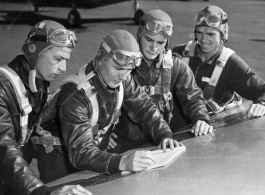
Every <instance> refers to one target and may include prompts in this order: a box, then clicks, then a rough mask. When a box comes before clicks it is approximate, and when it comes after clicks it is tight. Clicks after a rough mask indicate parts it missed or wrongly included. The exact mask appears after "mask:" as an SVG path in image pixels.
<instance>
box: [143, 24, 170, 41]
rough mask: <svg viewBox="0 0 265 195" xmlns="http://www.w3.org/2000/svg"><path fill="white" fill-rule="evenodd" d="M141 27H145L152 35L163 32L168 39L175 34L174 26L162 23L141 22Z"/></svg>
mask: <svg viewBox="0 0 265 195" xmlns="http://www.w3.org/2000/svg"><path fill="white" fill-rule="evenodd" d="M140 25H142V26H144V27H145V29H146V31H148V32H149V33H150V34H154V35H156V34H158V33H159V32H163V33H164V34H165V35H166V37H170V36H171V35H172V34H173V30H174V26H173V25H172V24H167V23H164V22H160V21H149V22H145V21H144V20H141V23H140Z"/></svg>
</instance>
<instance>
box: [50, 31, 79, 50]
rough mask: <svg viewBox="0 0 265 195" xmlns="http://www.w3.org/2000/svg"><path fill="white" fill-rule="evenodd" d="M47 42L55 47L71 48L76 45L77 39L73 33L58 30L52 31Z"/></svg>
mask: <svg viewBox="0 0 265 195" xmlns="http://www.w3.org/2000/svg"><path fill="white" fill-rule="evenodd" d="M49 40H50V41H51V42H52V43H53V44H54V45H57V46H61V47H62V46H71V47H74V46H75V43H77V39H76V36H75V33H74V32H73V31H69V30H64V29H59V30H55V31H53V32H52V33H51V34H50V36H49Z"/></svg>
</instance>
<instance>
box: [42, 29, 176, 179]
mask: <svg viewBox="0 0 265 195" xmlns="http://www.w3.org/2000/svg"><path fill="white" fill-rule="evenodd" d="M141 60H142V54H141V53H140V49H139V45H138V43H137V41H136V39H135V38H134V37H133V35H132V34H130V33H129V32H127V31H125V30H115V31H112V32H110V33H109V34H108V35H107V36H105V37H104V38H103V40H102V42H101V43H100V47H99V51H98V54H97V56H96V57H95V58H94V60H92V61H91V62H89V63H88V64H87V65H85V66H83V67H82V68H81V69H80V70H79V72H78V74H77V75H70V76H69V77H67V78H66V79H65V81H63V83H64V84H63V85H62V87H61V90H60V92H58V93H57V96H56V97H57V100H56V98H54V101H53V103H54V104H56V107H57V113H56V116H58V118H57V119H56V120H55V122H56V121H57V122H59V123H57V125H58V126H59V127H60V131H61V134H62V137H63V140H64V143H65V146H61V147H62V148H63V147H66V149H67V150H65V151H68V154H67V153H64V155H60V154H59V153H58V156H57V157H56V159H57V160H58V159H62V160H59V162H64V163H65V164H66V163H68V164H70V165H71V164H72V166H74V167H76V168H78V169H80V170H92V171H96V172H100V173H107V174H114V173H117V172H119V171H130V172H138V171H142V170H144V169H146V168H147V167H148V166H149V165H151V164H153V163H154V157H153V156H152V155H151V153H150V152H149V151H137V152H135V153H133V154H131V155H119V154H112V153H108V152H106V151H105V150H106V147H107V145H108V142H109V140H108V139H109V134H110V133H111V131H112V129H113V128H114V126H115V124H117V123H118V119H119V116H120V109H121V106H122V108H123V110H124V111H125V112H126V114H127V115H128V116H130V119H131V120H132V121H134V122H135V123H137V124H139V125H142V126H145V128H146V131H145V133H146V134H149V135H150V136H151V137H152V139H153V140H154V142H156V143H157V144H161V145H162V148H163V150H166V148H167V147H168V148H172V149H173V148H174V147H178V146H179V143H178V142H177V141H175V140H172V132H171V130H170V128H169V126H168V124H167V123H166V122H165V121H164V120H163V118H162V117H161V115H160V114H159V110H158V109H157V107H156V106H155V104H153V103H152V101H151V99H150V97H149V96H148V95H147V94H146V93H145V92H144V90H143V89H142V88H141V87H140V86H139V85H138V84H137V83H136V82H135V81H134V80H133V78H132V76H131V74H130V73H131V71H132V70H133V69H134V68H135V67H137V66H139V65H140V64H141ZM53 103H52V104H53ZM52 104H50V105H51V107H52ZM47 116H48V117H47V118H46V119H45V120H46V121H47V122H48V123H45V122H44V121H43V128H44V126H45V129H49V127H48V126H51V125H50V124H49V121H50V120H49V116H50V114H48V113H47ZM45 117H46V116H44V118H45ZM52 126H54V124H52ZM46 127H48V128H46ZM62 151H63V150H62ZM55 152H56V151H52V152H51V153H55ZM60 169H61V170H62V169H63V168H62V167H60ZM49 171H55V170H53V169H51V170H49ZM67 171H68V174H70V173H72V171H70V170H69V169H68V170H65V174H66V172H67ZM60 176H62V175H60ZM54 179H56V178H54Z"/></svg>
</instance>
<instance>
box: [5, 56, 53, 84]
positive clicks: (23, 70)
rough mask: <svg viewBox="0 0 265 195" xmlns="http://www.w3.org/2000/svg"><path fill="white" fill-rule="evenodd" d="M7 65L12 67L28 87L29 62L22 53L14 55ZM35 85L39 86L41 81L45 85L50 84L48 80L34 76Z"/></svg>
mask: <svg viewBox="0 0 265 195" xmlns="http://www.w3.org/2000/svg"><path fill="white" fill-rule="evenodd" d="M8 66H9V67H10V68H12V69H13V70H14V71H15V72H16V73H17V74H18V76H19V77H20V78H21V80H22V81H23V83H24V84H25V85H26V86H27V87H28V88H29V70H30V66H29V63H28V61H27V59H26V58H25V56H24V55H18V56H17V57H15V58H14V59H13V60H12V61H11V62H10V63H9V64H8ZM35 82H36V85H37V86H40V85H42V83H45V85H46V86H47V87H49V86H50V82H48V81H43V80H41V79H39V78H37V77H36V81H35Z"/></svg>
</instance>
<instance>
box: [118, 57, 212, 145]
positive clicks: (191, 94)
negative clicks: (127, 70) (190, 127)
mask: <svg viewBox="0 0 265 195" xmlns="http://www.w3.org/2000/svg"><path fill="white" fill-rule="evenodd" d="M158 63H161V62H160V60H159V56H158V57H157V58H156V59H155V60H154V61H153V63H152V65H151V66H150V67H148V65H147V63H146V62H145V60H142V64H141V66H139V67H137V68H136V69H134V70H133V71H132V75H133V77H134V79H135V80H136V81H137V82H138V83H139V84H140V85H141V86H147V88H148V87H149V86H154V85H155V83H156V82H157V80H158V78H159V76H160V74H161V71H162V66H158V65H157V64H158ZM170 82H171V83H170V92H171V94H172V96H173V97H174V98H177V99H178V101H179V102H180V103H181V105H182V108H183V110H184V113H185V114H186V116H188V117H189V119H190V121H191V122H192V123H193V124H194V123H195V122H196V121H198V120H203V121H206V122H207V123H210V118H209V115H208V112H207V108H206V105H205V102H204V101H205V100H204V98H203V94H202V91H201V89H200V88H199V87H198V86H197V84H196V82H195V79H194V76H193V73H192V71H191V70H190V68H189V67H187V66H186V64H184V63H183V61H182V60H180V59H179V58H176V59H175V60H174V61H173V66H172V68H171V81H170ZM151 98H152V101H153V102H154V103H155V104H156V105H158V107H159V108H160V112H161V114H162V115H163V117H164V119H166V120H167V119H168V118H167V115H165V110H161V108H163V107H164V106H160V105H159V104H160V103H161V101H160V100H161V99H162V98H163V96H162V94H155V95H152V96H151ZM174 98H172V99H171V100H170V103H169V104H170V105H171V106H172V105H173V102H172V101H173V99H174ZM171 109H172V108H171ZM172 120H178V119H177V118H174V116H173V118H172ZM119 121H120V122H119V123H118V124H117V125H116V126H115V129H114V131H113V132H114V133H116V134H117V136H118V138H117V139H115V141H116V142H117V143H118V144H121V145H123V146H125V147H126V148H128V149H132V148H135V147H137V146H139V145H142V144H145V143H146V142H151V141H152V139H151V137H150V136H149V134H148V133H146V132H147V130H146V129H145V128H144V127H143V128H141V127H140V126H139V125H137V124H136V123H134V122H133V121H132V120H131V119H130V117H129V116H128V115H127V114H126V113H125V112H124V111H123V110H122V114H121V117H120V119H119Z"/></svg>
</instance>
